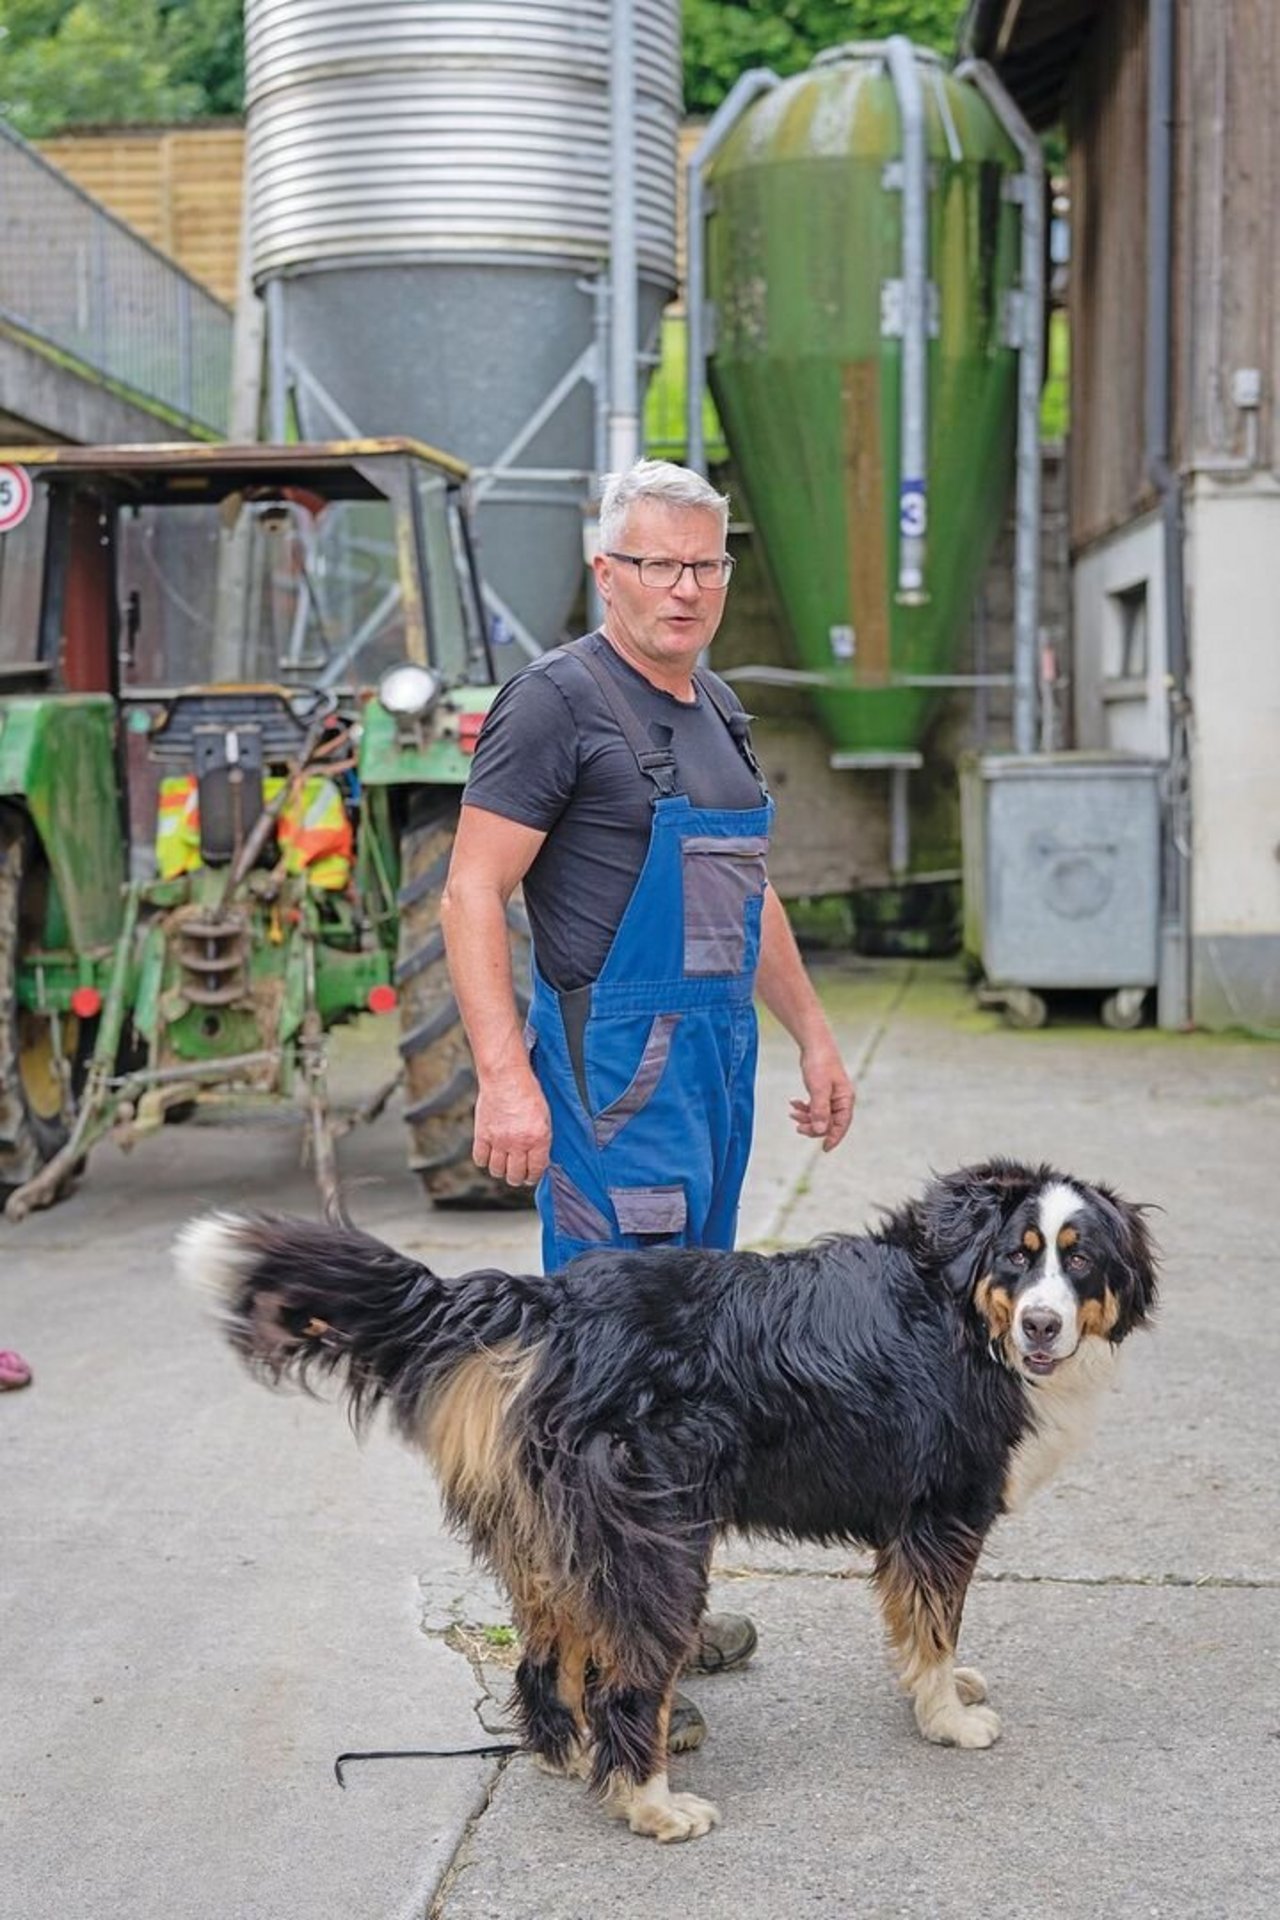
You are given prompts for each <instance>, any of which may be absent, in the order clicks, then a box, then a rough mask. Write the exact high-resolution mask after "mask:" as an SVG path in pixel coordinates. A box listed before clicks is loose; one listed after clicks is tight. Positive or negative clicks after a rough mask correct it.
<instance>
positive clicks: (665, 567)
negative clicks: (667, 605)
mask: <svg viewBox="0 0 1280 1920" xmlns="http://www.w3.org/2000/svg"><path fill="white" fill-rule="evenodd" d="M605 557H606V559H609V560H627V561H629V562H630V563H631V565H632V566H633V567H634V568H635V570H636V574H637V577H638V578H639V581H640V585H641V586H642V587H674V586H675V584H676V582H677V581H678V580H682V579H683V578H684V574H685V569H686V568H687V569H688V570H689V572H690V573H691V574H692V575H693V577H694V579H695V580H696V581H697V583H698V585H699V586H700V587H702V588H704V589H705V590H706V591H707V592H708V593H723V592H724V590H725V588H726V587H727V586H728V584H729V582H730V580H732V578H733V569H734V565H735V561H734V558H733V555H732V554H730V553H722V554H721V555H720V557H719V559H718V560H651V559H650V558H649V556H648V555H647V554H640V553H614V552H613V550H612V549H611V548H606V550H605Z"/></svg>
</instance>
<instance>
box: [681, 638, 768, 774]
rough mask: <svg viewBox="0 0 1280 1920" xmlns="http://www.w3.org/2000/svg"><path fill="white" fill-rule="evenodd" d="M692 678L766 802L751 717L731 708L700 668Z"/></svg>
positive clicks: (715, 682) (717, 686)
mask: <svg viewBox="0 0 1280 1920" xmlns="http://www.w3.org/2000/svg"><path fill="white" fill-rule="evenodd" d="M693 678H694V683H695V685H696V686H697V687H698V690H699V691H700V692H701V693H702V694H703V695H705V697H706V698H707V699H708V700H709V701H710V702H711V705H712V706H713V707H714V708H715V710H716V712H717V713H718V714H719V715H720V718H721V719H722V720H723V721H724V724H725V725H726V727H728V729H729V732H730V734H731V735H732V736H733V744H734V746H735V747H736V748H737V749H738V752H739V753H740V754H741V755H742V757H743V759H744V760H745V761H746V763H747V765H748V766H749V767H750V769H751V771H752V773H753V774H754V775H755V777H756V779H757V780H758V781H759V782H760V792H761V793H762V794H763V796H764V798H765V799H766V800H767V799H768V798H769V787H768V783H767V782H766V780H765V777H764V768H763V767H762V766H761V765H760V762H759V760H758V759H757V758H756V750H755V748H754V746H753V745H752V744H751V715H750V714H749V713H744V712H743V711H742V708H741V707H734V706H731V705H730V704H729V698H728V695H727V693H726V692H725V689H724V687H723V686H722V685H721V684H720V682H719V681H718V680H716V679H715V678H714V677H713V676H712V675H711V674H709V673H706V672H704V671H703V669H702V668H701V667H695V669H694V674H693Z"/></svg>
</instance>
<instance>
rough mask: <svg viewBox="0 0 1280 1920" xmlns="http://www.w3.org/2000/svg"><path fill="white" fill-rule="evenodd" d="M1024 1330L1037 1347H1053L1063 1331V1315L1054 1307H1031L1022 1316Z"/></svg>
mask: <svg viewBox="0 0 1280 1920" xmlns="http://www.w3.org/2000/svg"><path fill="white" fill-rule="evenodd" d="M1022 1331H1023V1334H1024V1335H1025V1336H1026V1338H1027V1339H1028V1340H1030V1342H1031V1343H1032V1345H1033V1346H1036V1347H1051V1346H1052V1345H1053V1343H1054V1341H1055V1340H1056V1339H1057V1337H1058V1335H1059V1334H1060V1333H1061V1332H1062V1315H1061V1314H1060V1313H1055V1312H1054V1310H1053V1308H1052V1307H1029V1308H1028V1309H1027V1311H1026V1312H1025V1313H1024V1314H1023V1316H1022Z"/></svg>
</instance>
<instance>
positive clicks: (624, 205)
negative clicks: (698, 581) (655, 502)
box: [609, 0, 640, 473]
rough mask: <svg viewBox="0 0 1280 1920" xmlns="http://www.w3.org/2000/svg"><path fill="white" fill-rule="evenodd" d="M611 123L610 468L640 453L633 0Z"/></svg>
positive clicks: (614, 52)
mask: <svg viewBox="0 0 1280 1920" xmlns="http://www.w3.org/2000/svg"><path fill="white" fill-rule="evenodd" d="M612 13H613V19H612V32H611V34H610V36H609V125H610V147H611V157H612V173H613V192H612V196H611V199H610V203H609V288H610V293H611V295H612V300H611V307H612V315H611V323H610V327H609V466H610V468H611V470H612V471H613V472H615V473H621V472H624V471H625V470H626V468H628V467H630V466H631V465H632V464H633V463H634V462H635V461H636V459H638V457H639V453H640V376H639V359H640V345H639V324H638V319H637V306H638V292H637V274H638V260H637V249H636V26H635V7H634V5H633V0H612Z"/></svg>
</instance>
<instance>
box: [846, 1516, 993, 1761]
mask: <svg viewBox="0 0 1280 1920" xmlns="http://www.w3.org/2000/svg"><path fill="white" fill-rule="evenodd" d="M970 1544H971V1547H972V1551H971V1552H970V1551H967V1550H966V1548H965V1546H964V1543H963V1542H961V1543H957V1546H956V1549H955V1557H954V1564H953V1565H952V1566H951V1567H950V1568H949V1569H947V1570H939V1571H940V1572H941V1582H942V1583H941V1584H937V1582H936V1580H935V1579H932V1578H930V1579H926V1578H925V1577H924V1575H923V1573H922V1571H921V1569H920V1568H919V1567H918V1566H916V1565H913V1564H911V1563H910V1562H909V1561H908V1559H907V1557H906V1555H905V1554H904V1553H903V1552H902V1551H901V1549H900V1548H898V1547H896V1546H891V1547H886V1548H885V1549H884V1550H883V1551H882V1552H881V1553H880V1554H878V1555H877V1557H876V1564H875V1571H874V1574H873V1576H872V1577H873V1579H874V1581H875V1585H876V1590H877V1592H878V1594H879V1596H880V1606H881V1611H882V1612H883V1615H884V1623H885V1627H886V1629H887V1630H888V1634H889V1644H890V1649H891V1651H892V1654H893V1657H894V1662H895V1664H896V1666H897V1669H898V1677H899V1679H900V1680H901V1682H902V1685H903V1688H904V1690H905V1691H906V1692H907V1693H909V1694H910V1695H911V1701H912V1705H913V1706H914V1708H915V1716H916V1725H917V1726H918V1727H919V1729H920V1731H921V1733H922V1734H923V1735H924V1737H925V1739H926V1740H933V1741H935V1742H937V1743H938V1744H939V1745H941V1746H948V1747H990V1746H992V1745H994V1743H995V1742H996V1741H997V1740H998V1739H999V1738H1000V1719H999V1715H998V1714H996V1713H993V1712H992V1710H991V1708H990V1707H984V1706H981V1705H979V1704H977V1703H978V1702H979V1701H981V1700H982V1699H983V1698H984V1697H985V1694H986V1682H985V1681H984V1680H983V1678H982V1676H981V1674H979V1673H976V1672H975V1671H974V1670H973V1669H972V1668H971V1667H963V1668H960V1669H959V1671H957V1668H956V1664H955V1649H956V1639H957V1636H958V1634H959V1629H960V1614H961V1611H962V1609H963V1607H964V1597H965V1593H966V1591H967V1590H968V1585H969V1579H970V1575H971V1574H972V1572H973V1564H974V1560H975V1559H976V1557H977V1544H976V1543H970ZM960 1676H963V1678H961V1677H960Z"/></svg>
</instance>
